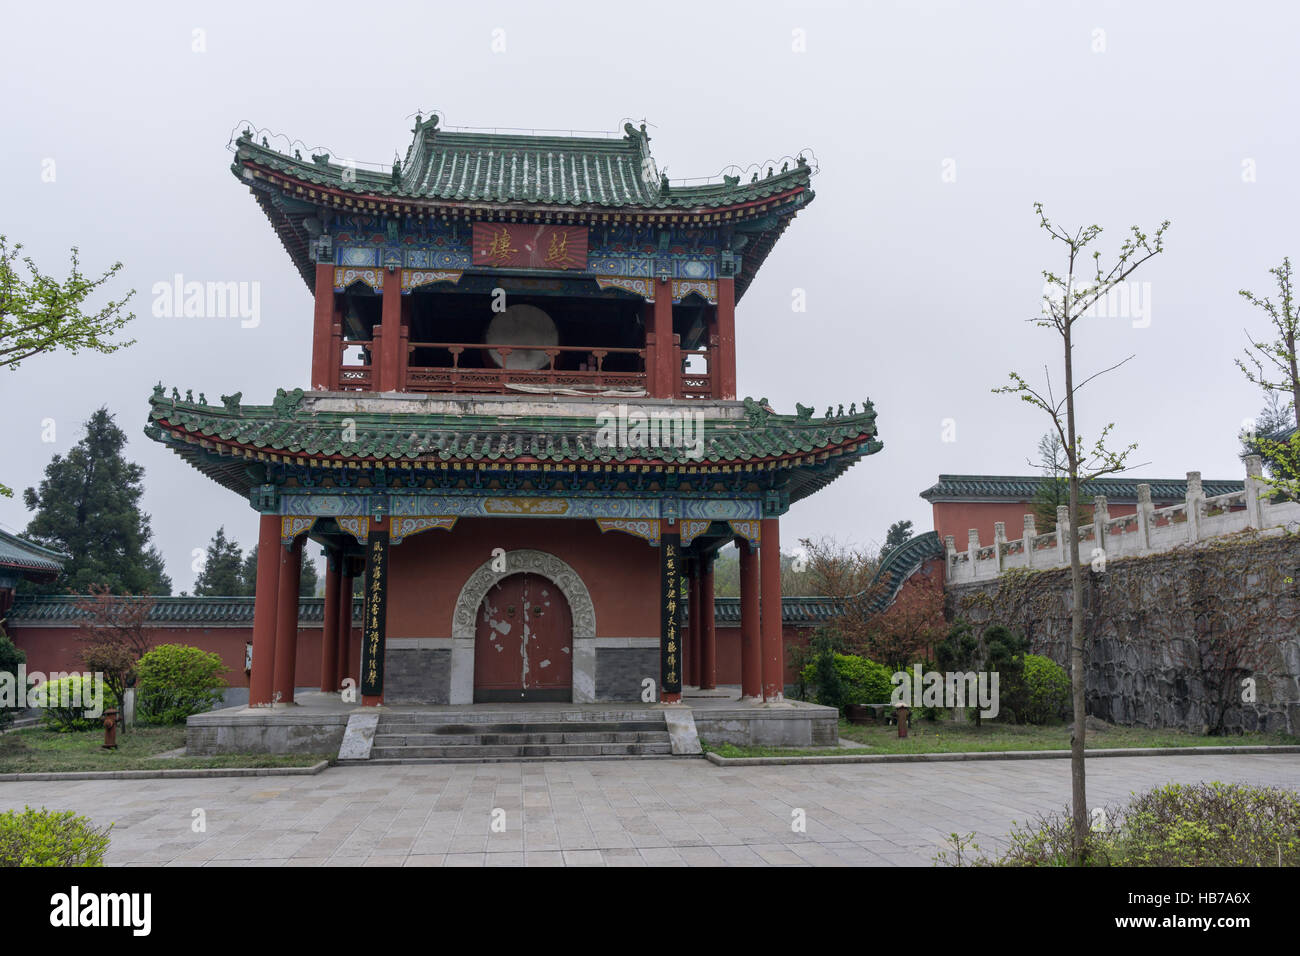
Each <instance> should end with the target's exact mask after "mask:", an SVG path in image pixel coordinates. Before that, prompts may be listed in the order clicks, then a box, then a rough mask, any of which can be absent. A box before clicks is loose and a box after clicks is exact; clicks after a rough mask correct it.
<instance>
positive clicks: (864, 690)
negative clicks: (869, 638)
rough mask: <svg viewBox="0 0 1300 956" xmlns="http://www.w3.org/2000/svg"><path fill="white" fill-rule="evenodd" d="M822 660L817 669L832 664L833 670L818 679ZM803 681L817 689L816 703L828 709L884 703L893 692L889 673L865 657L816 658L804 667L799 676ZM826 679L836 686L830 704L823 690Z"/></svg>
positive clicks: (880, 665) (825, 656) (891, 674)
mask: <svg viewBox="0 0 1300 956" xmlns="http://www.w3.org/2000/svg"><path fill="white" fill-rule="evenodd" d="M821 660H825V661H826V662H827V663H822V664H820V667H821V668H826V667H827V666H828V664H829V663H830V662H831V661H833V664H834V666H833V669H831V670H830V674H829V675H825V676H819V661H821ZM801 676H802V677H803V680H804V681H805V682H807V683H809V684H812V685H814V686H815V687H816V688H817V703H819V704H827V705H828V706H836V707H843V706H844V705H846V704H887V703H889V697H890V694H891V693H892V692H893V689H894V687H893V684H892V683H891V682H890V677H892V676H893V673H892V672H891V671H890V670H889V668H887V667H885V666H884V665H883V664H877V663H876V662H875V661H873V660H870V659H869V658H866V657H859V656H858V655H856V654H835V655H834V656H833V658H832V656H831V655H830V654H826V655H823V656H819V659H818V660H814V661H813V663H811V664H809V665H808V666H807V667H805V668H804V670H803V674H802V675H801ZM828 677H830V678H831V679H832V680H833V681H834V683H835V684H836V685H838V694H837V696H836V702H835V703H834V704H831V703H830V699H829V697H828V696H827V695H826V694H825V691H824V687H825V685H826V684H827V683H829V681H828V679H827V678H828Z"/></svg>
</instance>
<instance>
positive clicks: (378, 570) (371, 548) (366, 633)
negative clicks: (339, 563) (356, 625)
mask: <svg viewBox="0 0 1300 956" xmlns="http://www.w3.org/2000/svg"><path fill="white" fill-rule="evenodd" d="M387 601H388V531H387V530H378V529H374V528H372V529H371V531H370V541H369V542H368V543H367V545H366V619H365V625H364V627H363V628H362V640H361V693H362V694H363V695H364V696H367V697H378V696H379V695H381V694H382V693H383V692H384V619H385V615H386V613H387Z"/></svg>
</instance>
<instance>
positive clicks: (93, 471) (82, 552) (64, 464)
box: [23, 408, 172, 594]
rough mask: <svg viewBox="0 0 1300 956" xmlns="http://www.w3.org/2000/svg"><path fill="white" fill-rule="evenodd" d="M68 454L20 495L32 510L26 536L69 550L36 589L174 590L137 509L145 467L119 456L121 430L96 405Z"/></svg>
mask: <svg viewBox="0 0 1300 956" xmlns="http://www.w3.org/2000/svg"><path fill="white" fill-rule="evenodd" d="M85 429H86V434H85V437H83V438H82V439H81V441H80V442H78V443H77V445H76V446H75V447H74V448H73V449H72V450H71V451H70V452H68V454H67V456H66V457H65V456H63V455H55V456H54V457H53V458H52V459H50V463H49V464H48V465H47V466H46V467H45V477H44V478H43V479H42V480H41V484H40V487H39V489H37V488H28V489H27V490H26V491H25V492H23V500H24V501H25V502H26V504H27V508H28V510H30V511H35V512H36V515H35V516H34V517H33V518H32V520H31V522H30V523H29V524H28V525H27V531H26V536H27V537H28V538H30V539H31V540H32V541H35V542H36V543H37V544H40V545H42V546H44V547H47V548H56V549H58V550H60V551H64V552H66V553H68V554H69V555H71V559H70V560H69V561H68V562H67V564H65V565H64V568H63V574H62V576H61V577H60V578H59V579H58V580H57V581H54V582H49V583H45V584H36V585H33V586H32V587H31V588H30V590H31V591H33V592H36V593H46V594H49V593H54V592H60V591H72V592H74V593H78V594H85V593H87V592H88V591H89V590H90V587H91V585H94V584H102V585H105V586H107V587H108V589H109V591H111V592H112V593H114V594H124V593H129V594H171V590H172V582H171V579H170V578H169V577H167V574H166V572H165V570H164V567H163V560H162V556H161V555H160V554H159V553H158V551H157V549H156V548H154V547H153V546H152V545H151V544H150V543H149V539H150V538H151V537H152V536H153V532H152V530H151V529H150V527H149V516H148V515H146V514H144V513H143V512H142V511H141V510H140V495H141V494H142V492H143V488H142V487H141V480H142V479H143V477H144V469H143V468H141V467H140V466H139V465H137V464H134V463H132V462H129V461H127V460H126V458H125V457H123V454H122V452H123V449H124V448H125V447H126V433H125V432H123V431H122V429H120V428H118V427H117V425H116V424H114V422H113V416H112V415H110V414H109V412H108V409H107V408H101V409H99V410H98V411H96V412H95V413H94V414H93V415H91V417H90V420H89V421H87V422H86V423H85Z"/></svg>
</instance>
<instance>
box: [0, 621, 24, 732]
mask: <svg viewBox="0 0 1300 956" xmlns="http://www.w3.org/2000/svg"><path fill="white" fill-rule="evenodd" d="M26 661H27V654H26V653H24V652H23V651H21V650H19V649H18V648H17V647H16V646H15V645H14V642H13V641H11V640H10V639H9V635H8V634H6V633H5V631H4V628H3V627H0V671H5V672H7V673H10V674H13V675H14V679H15V680H17V677H18V665H19V664H23V663H25V662H26ZM13 719H14V711H13V709H12V708H10V707H0V730H3V729H4V728H5V727H7V726H8V725H9V723H10V722H11V721H12V720H13Z"/></svg>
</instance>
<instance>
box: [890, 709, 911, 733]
mask: <svg viewBox="0 0 1300 956" xmlns="http://www.w3.org/2000/svg"><path fill="white" fill-rule="evenodd" d="M910 713H911V711H910V710H909V709H908V707H907V705H906V704H899V705H898V706H897V707H896V708H894V717H895V719H896V720H897V721H898V736H900V737H906V736H907V716H908V714H910Z"/></svg>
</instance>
